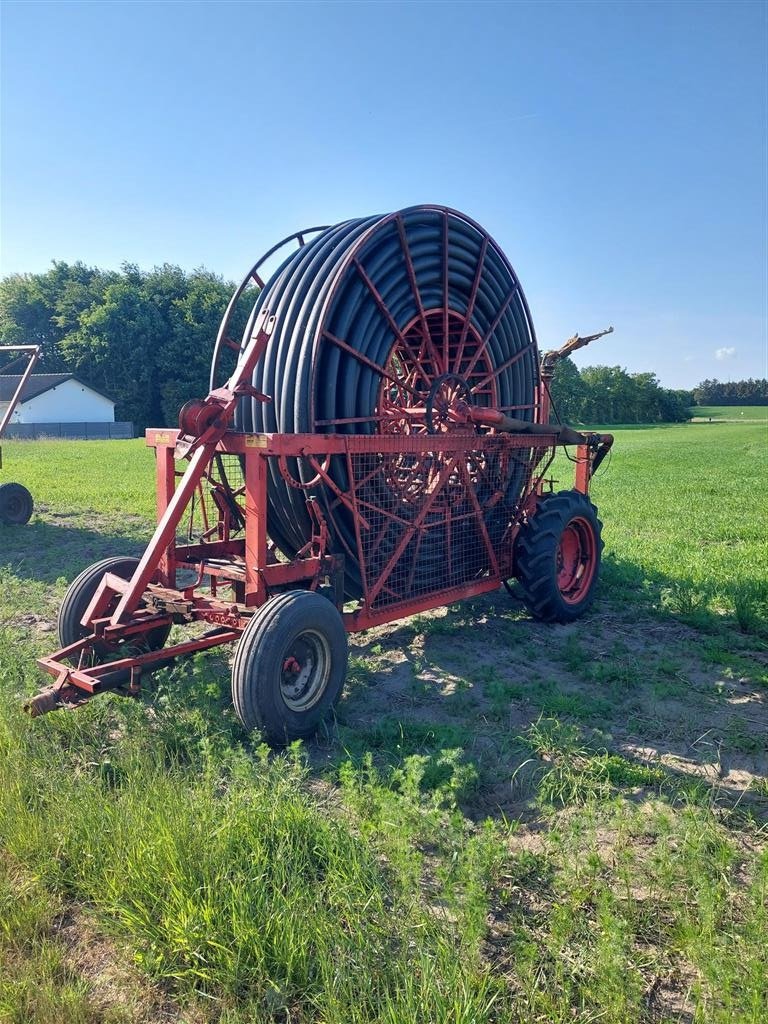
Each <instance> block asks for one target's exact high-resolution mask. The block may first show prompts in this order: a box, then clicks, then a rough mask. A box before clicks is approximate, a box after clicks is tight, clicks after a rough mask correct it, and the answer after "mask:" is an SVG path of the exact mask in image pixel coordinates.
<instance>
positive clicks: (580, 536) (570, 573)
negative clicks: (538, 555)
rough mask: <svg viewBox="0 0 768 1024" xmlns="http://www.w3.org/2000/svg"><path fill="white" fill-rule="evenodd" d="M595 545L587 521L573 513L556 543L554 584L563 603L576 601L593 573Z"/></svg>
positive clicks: (589, 585)
mask: <svg viewBox="0 0 768 1024" xmlns="http://www.w3.org/2000/svg"><path fill="white" fill-rule="evenodd" d="M596 554H597V545H596V543H595V534H594V531H593V529H592V525H591V523H590V522H589V521H588V520H587V519H584V518H582V517H581V516H577V517H575V518H574V519H571V521H570V522H569V523H568V524H567V526H566V527H565V529H564V530H563V532H562V534H561V536H560V543H559V544H558V546H557V555H556V570H557V587H558V590H559V591H560V596H561V597H562V599H563V601H565V603H566V604H579V602H580V601H583V600H584V598H585V597H586V596H587V594H588V593H589V590H590V587H591V586H592V580H593V579H594V576H595V567H596Z"/></svg>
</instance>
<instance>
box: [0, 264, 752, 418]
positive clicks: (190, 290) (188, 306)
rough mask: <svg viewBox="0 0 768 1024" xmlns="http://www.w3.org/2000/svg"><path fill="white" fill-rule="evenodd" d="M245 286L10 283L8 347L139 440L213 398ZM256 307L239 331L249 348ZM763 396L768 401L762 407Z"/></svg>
mask: <svg viewBox="0 0 768 1024" xmlns="http://www.w3.org/2000/svg"><path fill="white" fill-rule="evenodd" d="M233 287H234V286H233V285H232V284H231V283H229V282H227V281H224V280H223V279H222V278H221V277H219V276H217V275H216V274H212V273H210V272H209V271H207V270H195V271H192V273H186V272H185V271H183V270H181V269H180V268H179V267H175V266H171V265H169V264H166V265H164V266H162V267H156V268H155V269H154V270H151V271H149V272H143V271H141V270H139V269H138V267H136V266H133V265H132V264H124V265H123V267H122V269H121V270H120V271H119V272H118V271H104V270H98V269H96V268H94V267H87V266H85V265H84V264H83V263H74V264H68V263H62V262H54V264H53V266H52V267H51V269H50V270H48V271H47V272H46V273H44V274H14V275H12V276H10V277H6V278H4V279H3V280H2V281H0V343H2V344H23V343H26V344H29V343H37V344H39V345H41V346H42V349H43V363H42V368H43V369H45V370H46V371H48V372H57V371H62V370H63V371H68V372H70V373H75V374H77V376H78V377H80V378H81V379H82V380H83V381H85V383H87V384H90V385H91V386H92V387H94V388H96V389H97V390H99V391H103V392H104V393H105V394H107V395H109V397H110V398H112V399H114V401H115V402H116V403H117V409H116V414H117V418H118V419H124V420H131V421H133V423H134V424H135V425H136V427H137V428H138V429H143V428H144V427H145V426H149V425H158V424H174V423H175V422H176V418H177V416H178V411H179V408H180V407H181V405H182V404H183V403H184V402H185V401H186V400H187V399H189V398H191V397H196V396H205V395H206V394H207V393H208V375H209V370H210V361H211V352H212V347H213V341H214V339H215V337H216V332H217V329H218V325H219V321H220V319H221V316H222V314H223V312H224V309H225V307H226V304H227V302H228V301H229V297H230V295H231V294H232V290H233ZM245 315H246V303H243V308H242V309H240V310H239V311H238V314H237V316H236V317H235V322H234V323H233V331H232V333H233V336H234V337H235V338H239V337H240V335H241V333H242V330H243V327H244V323H245ZM745 383H746V384H748V385H750V387H749V388H746V389H744V388H742V390H741V391H740V392H739V401H742V402H745V403H746V402H750V403H752V404H757V403H758V402H760V403H761V404H762V403H765V402H768V388H767V387H766V382H765V381H748V382H741V385H743V384H745ZM741 385H731V384H719V383H718V382H717V381H704V382H703V383H702V384H701V385H699V388H697V389H696V391H695V392H694V394H692V393H691V392H689V391H669V390H668V389H666V388H662V387H661V386H660V384H659V381H658V380H657V378H656V376H655V375H654V374H653V373H631V374H630V373H627V372H626V370H623V369H622V368H621V367H619V366H591V367H587V368H586V369H584V370H581V371H579V370H578V369H577V367H576V366H575V364H574V363H573V362H571V360H570V359H567V360H564V361H563V362H561V363H560V364H559V365H558V368H557V372H556V374H555V378H554V381H553V386H552V396H553V399H554V402H555V406H556V408H557V411H558V413H559V415H560V417H561V418H562V419H563V420H565V421H570V422H573V423H654V422H662V421H682V420H685V419H687V418H688V408H689V406H690V405H692V404H693V400H694V396H695V397H696V400H697V401H698V402H701V403H705V402H711V403H715V402H717V403H726V402H728V401H729V400H730V399H729V398H728V397H727V396H728V395H730V394H731V391H729V390H728V389H733V388H736V389H739V388H741ZM760 395H762V398H760V397H759V396H760Z"/></svg>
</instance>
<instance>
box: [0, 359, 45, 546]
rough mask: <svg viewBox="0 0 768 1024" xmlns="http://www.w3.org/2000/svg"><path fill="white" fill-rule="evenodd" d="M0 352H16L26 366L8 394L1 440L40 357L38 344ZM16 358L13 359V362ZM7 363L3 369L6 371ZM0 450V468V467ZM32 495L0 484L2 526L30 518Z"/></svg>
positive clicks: (13, 485)
mask: <svg viewBox="0 0 768 1024" xmlns="http://www.w3.org/2000/svg"><path fill="white" fill-rule="evenodd" d="M0 352H16V353H19V354H20V358H21V359H23V358H25V357H26V360H27V362H26V366H25V367H24V370H23V372H22V374H21V377H20V380H19V383H18V385H17V386H16V388H15V389H14V392H13V394H12V395H11V396H10V399H9V402H8V405H7V406H6V409H5V412H4V413H3V416H2V419H1V420H0V440H2V437H3V434H4V433H5V428H6V427H7V426H8V424H9V423H10V421H11V417H12V416H13V413H14V411H15V409H16V406H17V405H18V402H19V399H20V398H21V393H22V391H23V390H24V385H25V384H26V383H27V380H28V379H29V377H30V374H31V373H32V370H33V368H34V366H35V363H36V362H37V360H38V359H39V357H40V346H39V345H0ZM15 361H16V360H14V362H15ZM10 365H11V364H7V366H6V367H5V370H6V371H7V369H8V366H10ZM2 464H3V460H2V450H0V468H2ZM34 507H35V506H34V502H33V500H32V495H31V494H30V493H29V491H28V490H27V488H26V487H24V486H23V485H22V484H16V483H6V484H0V523H2V524H3V525H4V526H23V525H24V524H25V523H28V522H29V520H30V519H31V518H32V512H33V511H34Z"/></svg>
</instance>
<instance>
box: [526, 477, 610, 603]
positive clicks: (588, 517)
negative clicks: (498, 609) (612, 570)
mask: <svg viewBox="0 0 768 1024" xmlns="http://www.w3.org/2000/svg"><path fill="white" fill-rule="evenodd" d="M601 531H602V523H601V522H600V520H599V519H598V518H597V509H596V507H595V506H594V505H593V504H592V502H591V501H590V500H589V498H588V497H587V496H586V495H584V494H581V493H580V492H579V491H559V492H558V493H557V494H551V495H546V497H545V498H544V500H542V501H540V502H539V505H538V508H537V509H536V512H535V513H534V514H533V515H532V516H531V518H530V519H529V520H528V522H527V523H526V524H525V525H524V526H523V528H522V529H521V531H520V533H519V534H518V537H517V541H516V545H515V567H516V571H517V578H518V580H519V581H520V584H521V586H522V588H523V594H524V600H525V603H526V604H527V605H528V608H529V609H530V611H531V614H532V615H533V616H534V617H535V618H537V619H541V620H542V621H544V622H573V621H574V620H575V619H577V618H579V616H580V615H583V614H584V612H585V611H586V610H587V609H588V608H589V606H590V605H591V604H592V601H593V600H594V596H595V584H596V583H597V579H598V576H599V573H600V556H601V553H602V550H603V541H602V538H601Z"/></svg>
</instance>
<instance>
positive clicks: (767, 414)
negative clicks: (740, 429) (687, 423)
mask: <svg viewBox="0 0 768 1024" xmlns="http://www.w3.org/2000/svg"><path fill="white" fill-rule="evenodd" d="M691 416H692V417H693V419H694V420H709V419H710V418H711V419H713V420H727V421H728V422H731V421H732V422H734V423H750V422H752V423H766V422H768V405H694V406H693V407H692V408H691Z"/></svg>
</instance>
